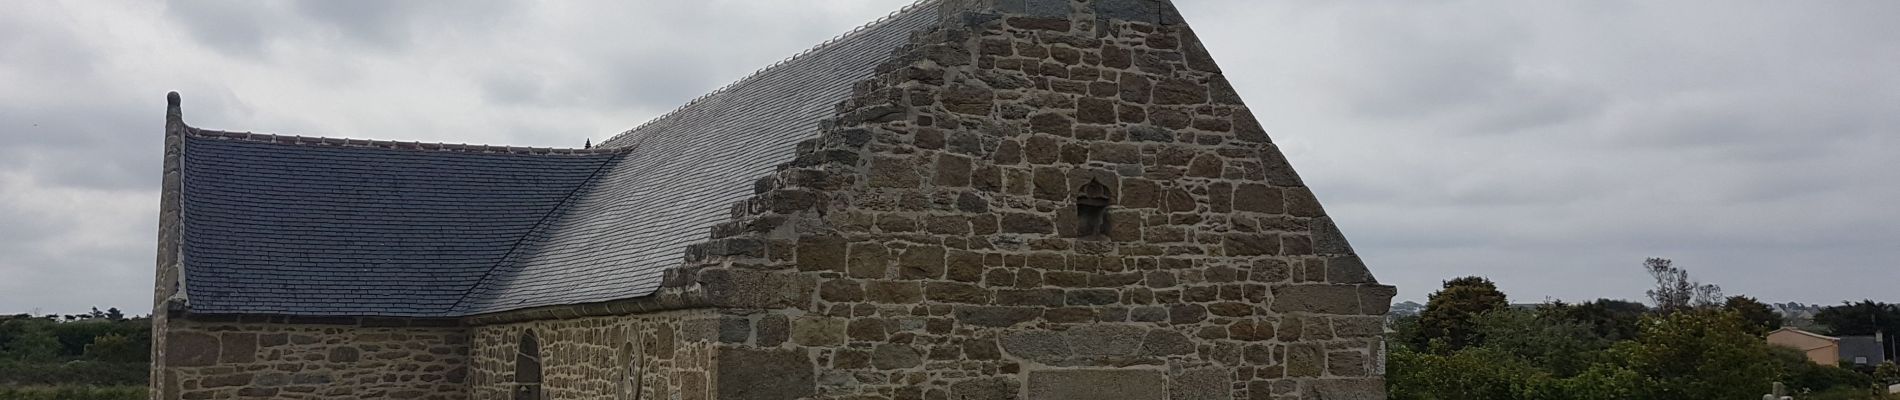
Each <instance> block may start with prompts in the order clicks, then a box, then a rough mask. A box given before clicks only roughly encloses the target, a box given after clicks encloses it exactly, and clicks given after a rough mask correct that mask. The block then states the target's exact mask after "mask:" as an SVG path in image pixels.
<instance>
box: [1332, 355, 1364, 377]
mask: <svg viewBox="0 0 1900 400" xmlns="http://www.w3.org/2000/svg"><path fill="white" fill-rule="evenodd" d="M1366 362H1367V357H1366V353H1364V352H1360V351H1358V350H1347V351H1334V352H1328V353H1326V373H1327V374H1328V375H1332V376H1354V377H1357V376H1366Z"/></svg>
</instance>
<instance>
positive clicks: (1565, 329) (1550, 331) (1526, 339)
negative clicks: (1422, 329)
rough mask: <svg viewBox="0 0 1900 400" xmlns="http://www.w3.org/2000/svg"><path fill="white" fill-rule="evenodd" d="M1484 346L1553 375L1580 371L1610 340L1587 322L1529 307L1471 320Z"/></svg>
mask: <svg viewBox="0 0 1900 400" xmlns="http://www.w3.org/2000/svg"><path fill="white" fill-rule="evenodd" d="M1474 325H1475V326H1476V328H1477V332H1478V336H1480V337H1483V338H1484V344H1483V346H1484V348H1486V349H1490V350H1495V351H1501V352H1504V353H1506V354H1510V355H1512V356H1514V357H1517V358H1518V359H1521V360H1524V361H1526V362H1528V363H1530V364H1531V365H1533V366H1535V367H1537V368H1538V369H1541V370H1544V371H1548V372H1550V373H1551V374H1552V375H1554V376H1557V377H1571V376H1576V375H1578V374H1581V373H1583V372H1584V371H1585V370H1587V369H1589V368H1590V366H1591V364H1592V363H1594V362H1596V361H1597V360H1599V359H1600V358H1601V353H1602V352H1603V351H1604V350H1607V349H1609V347H1610V345H1611V342H1610V341H1609V340H1605V339H1603V338H1602V337H1600V336H1597V335H1596V333H1594V332H1592V331H1591V327H1590V326H1589V325H1586V324H1583V323H1580V322H1577V321H1571V320H1567V319H1561V318H1554V317H1551V316H1548V315H1545V314H1544V313H1541V312H1538V311H1531V310H1515V309H1508V308H1507V309H1502V310H1495V311H1491V312H1487V313H1484V314H1482V315H1479V316H1478V317H1477V319H1476V323H1475V324H1474Z"/></svg>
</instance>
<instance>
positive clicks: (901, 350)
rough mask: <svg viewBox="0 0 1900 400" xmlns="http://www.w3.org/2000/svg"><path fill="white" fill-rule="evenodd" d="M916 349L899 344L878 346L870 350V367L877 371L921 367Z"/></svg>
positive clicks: (921, 358) (921, 356)
mask: <svg viewBox="0 0 1900 400" xmlns="http://www.w3.org/2000/svg"><path fill="white" fill-rule="evenodd" d="M923 363H924V357H923V355H922V354H918V352H917V349H915V348H912V347H910V346H905V345H900V344H880V345H877V348H875V349H873V350H871V366H873V367H876V368H877V369H904V368H912V367H916V366H918V365H923Z"/></svg>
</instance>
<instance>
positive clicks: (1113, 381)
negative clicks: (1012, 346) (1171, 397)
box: [1028, 369, 1168, 400]
mask: <svg viewBox="0 0 1900 400" xmlns="http://www.w3.org/2000/svg"><path fill="white" fill-rule="evenodd" d="M1028 386H1029V388H1028V389H1029V390H1028V392H1029V398H1031V399H1037V400H1100V399H1125V400H1161V399H1166V398H1167V394H1166V392H1167V387H1168V386H1167V376H1166V374H1165V373H1164V372H1162V371H1161V370H1152V369H1071V370H1032V371H1029V384H1028Z"/></svg>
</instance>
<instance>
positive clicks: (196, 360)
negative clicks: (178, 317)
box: [165, 332, 221, 367]
mask: <svg viewBox="0 0 1900 400" xmlns="http://www.w3.org/2000/svg"><path fill="white" fill-rule="evenodd" d="M220 349H221V346H219V345H218V337H217V336H212V335H208V334H203V333H197V332H177V333H173V334H171V337H169V338H166V340H165V363H166V364H167V365H170V366H175V367H202V366H207V365H212V364H216V363H218V352H219V350H220Z"/></svg>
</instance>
